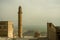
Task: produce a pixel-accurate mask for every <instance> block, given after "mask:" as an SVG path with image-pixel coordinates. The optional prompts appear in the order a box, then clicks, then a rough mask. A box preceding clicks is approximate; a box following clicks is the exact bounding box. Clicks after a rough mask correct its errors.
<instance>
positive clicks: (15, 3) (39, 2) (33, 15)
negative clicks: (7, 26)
mask: <svg viewBox="0 0 60 40" xmlns="http://www.w3.org/2000/svg"><path fill="white" fill-rule="evenodd" d="M20 5H21V6H22V12H23V25H39V26H42V25H44V26H46V24H47V22H52V23H54V24H55V25H58V26H60V0H0V20H8V21H12V22H13V23H14V25H17V22H18V16H17V15H18V7H19V6H20Z"/></svg>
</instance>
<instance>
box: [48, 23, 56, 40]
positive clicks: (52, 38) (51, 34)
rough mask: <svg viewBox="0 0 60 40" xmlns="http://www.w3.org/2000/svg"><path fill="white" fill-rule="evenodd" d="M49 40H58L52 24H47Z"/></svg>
mask: <svg viewBox="0 0 60 40" xmlns="http://www.w3.org/2000/svg"><path fill="white" fill-rule="evenodd" d="M47 36H48V40H56V28H55V26H54V25H53V24H52V23H47Z"/></svg>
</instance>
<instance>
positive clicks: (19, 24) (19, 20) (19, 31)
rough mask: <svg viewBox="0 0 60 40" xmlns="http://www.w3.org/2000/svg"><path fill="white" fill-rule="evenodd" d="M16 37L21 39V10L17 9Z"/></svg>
mask: <svg viewBox="0 0 60 40" xmlns="http://www.w3.org/2000/svg"><path fill="white" fill-rule="evenodd" d="M18 37H19V38H22V8H21V6H19V9H18Z"/></svg>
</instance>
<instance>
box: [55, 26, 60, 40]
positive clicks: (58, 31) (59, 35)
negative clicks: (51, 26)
mask: <svg viewBox="0 0 60 40" xmlns="http://www.w3.org/2000/svg"><path fill="white" fill-rule="evenodd" d="M56 36H57V40H60V26H56Z"/></svg>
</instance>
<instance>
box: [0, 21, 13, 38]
mask: <svg viewBox="0 0 60 40" xmlns="http://www.w3.org/2000/svg"><path fill="white" fill-rule="evenodd" d="M0 37H9V38H13V24H12V22H11V21H0Z"/></svg>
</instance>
